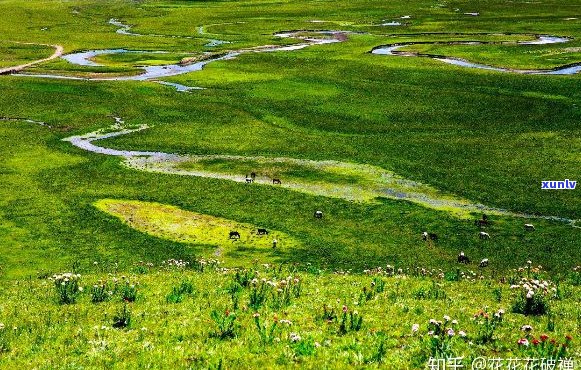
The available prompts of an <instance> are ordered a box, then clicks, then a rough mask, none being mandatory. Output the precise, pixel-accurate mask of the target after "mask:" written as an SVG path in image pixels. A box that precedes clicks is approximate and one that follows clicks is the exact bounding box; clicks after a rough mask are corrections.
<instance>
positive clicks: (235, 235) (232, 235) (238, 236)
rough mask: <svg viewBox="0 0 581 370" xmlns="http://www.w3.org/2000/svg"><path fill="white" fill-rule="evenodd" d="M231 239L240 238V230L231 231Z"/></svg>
mask: <svg viewBox="0 0 581 370" xmlns="http://www.w3.org/2000/svg"><path fill="white" fill-rule="evenodd" d="M230 239H240V233H239V232H238V231H230Z"/></svg>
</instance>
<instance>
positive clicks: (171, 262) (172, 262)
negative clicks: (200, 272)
mask: <svg viewBox="0 0 581 370" xmlns="http://www.w3.org/2000/svg"><path fill="white" fill-rule="evenodd" d="M161 265H162V266H167V267H177V268H182V269H185V268H186V267H188V266H189V265H190V263H189V262H188V261H184V260H176V259H173V258H170V259H168V260H167V261H162V262H161Z"/></svg>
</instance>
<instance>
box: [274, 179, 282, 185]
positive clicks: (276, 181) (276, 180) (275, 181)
mask: <svg viewBox="0 0 581 370" xmlns="http://www.w3.org/2000/svg"><path fill="white" fill-rule="evenodd" d="M272 184H273V185H274V184H282V182H280V179H272Z"/></svg>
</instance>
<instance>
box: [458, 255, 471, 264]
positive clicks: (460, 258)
mask: <svg viewBox="0 0 581 370" xmlns="http://www.w3.org/2000/svg"><path fill="white" fill-rule="evenodd" d="M458 263H465V264H469V263H470V258H468V256H466V255H465V254H464V252H460V254H459V255H458Z"/></svg>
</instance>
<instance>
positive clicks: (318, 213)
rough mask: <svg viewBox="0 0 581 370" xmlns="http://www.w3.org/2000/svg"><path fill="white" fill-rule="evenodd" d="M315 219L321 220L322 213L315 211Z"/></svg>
mask: <svg viewBox="0 0 581 370" xmlns="http://www.w3.org/2000/svg"><path fill="white" fill-rule="evenodd" d="M314 216H315V218H323V212H322V211H315V215H314Z"/></svg>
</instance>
